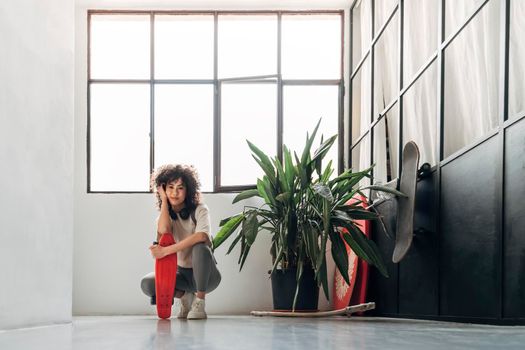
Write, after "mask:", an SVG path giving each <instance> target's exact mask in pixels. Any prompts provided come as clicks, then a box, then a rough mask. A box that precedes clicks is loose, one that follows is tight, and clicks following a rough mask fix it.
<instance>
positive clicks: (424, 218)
mask: <svg viewBox="0 0 525 350" xmlns="http://www.w3.org/2000/svg"><path fill="white" fill-rule="evenodd" d="M432 175H434V174H432ZM436 182H437V181H436V177H435V176H429V177H427V178H424V179H421V180H419V181H418V183H417V191H416V208H415V213H414V230H415V236H414V240H413V242H412V247H411V248H410V250H409V252H408V253H407V255H406V256H405V257H404V258H403V260H402V261H401V262H400V263H399V313H400V314H401V315H414V316H437V315H438V312H439V305H438V302H439V297H438V291H439V284H438V282H439V279H438V275H439V273H438V272H439V269H438V240H437V233H436V208H437V206H436V203H435V196H434V193H435V186H436Z"/></svg>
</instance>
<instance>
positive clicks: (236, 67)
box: [218, 15, 277, 78]
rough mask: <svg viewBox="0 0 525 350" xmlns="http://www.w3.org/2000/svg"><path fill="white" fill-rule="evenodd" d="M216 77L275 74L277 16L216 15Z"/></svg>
mask: <svg viewBox="0 0 525 350" xmlns="http://www.w3.org/2000/svg"><path fill="white" fill-rule="evenodd" d="M218 26H219V28H218V50H219V57H218V64H219V78H232V77H243V76H255V75H270V74H277V15H264V16H246V15H243V16H240V15H224V16H219V23H218Z"/></svg>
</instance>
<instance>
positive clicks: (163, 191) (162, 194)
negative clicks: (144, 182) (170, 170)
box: [157, 184, 168, 202]
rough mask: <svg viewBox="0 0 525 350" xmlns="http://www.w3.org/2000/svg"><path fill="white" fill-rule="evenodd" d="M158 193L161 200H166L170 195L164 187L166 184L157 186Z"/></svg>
mask: <svg viewBox="0 0 525 350" xmlns="http://www.w3.org/2000/svg"><path fill="white" fill-rule="evenodd" d="M157 193H158V194H159V196H160V200H161V201H163V202H165V201H166V200H167V199H168V196H167V195H166V189H165V188H164V184H161V185H160V186H157Z"/></svg>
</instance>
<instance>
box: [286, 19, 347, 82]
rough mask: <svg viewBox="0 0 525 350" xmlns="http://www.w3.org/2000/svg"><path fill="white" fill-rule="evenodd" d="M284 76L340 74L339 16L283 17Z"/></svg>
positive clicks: (313, 77)
mask: <svg viewBox="0 0 525 350" xmlns="http://www.w3.org/2000/svg"><path fill="white" fill-rule="evenodd" d="M281 30H282V44H281V50H282V60H281V62H282V75H283V78H284V79H339V78H341V16H340V15H307V16H299V15H294V16H290V15H289V16H283V17H282V29H281Z"/></svg>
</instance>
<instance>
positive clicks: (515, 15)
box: [509, 0, 525, 117]
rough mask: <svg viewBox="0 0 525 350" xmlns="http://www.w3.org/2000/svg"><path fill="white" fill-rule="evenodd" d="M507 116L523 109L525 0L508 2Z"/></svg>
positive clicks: (524, 95) (524, 108)
mask: <svg viewBox="0 0 525 350" xmlns="http://www.w3.org/2000/svg"><path fill="white" fill-rule="evenodd" d="M510 6H511V7H510V48H509V116H510V117H514V116H516V114H517V113H519V112H523V111H525V65H523V62H525V42H524V41H523V33H525V21H523V18H525V1H522V0H512V1H511V2H510Z"/></svg>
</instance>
